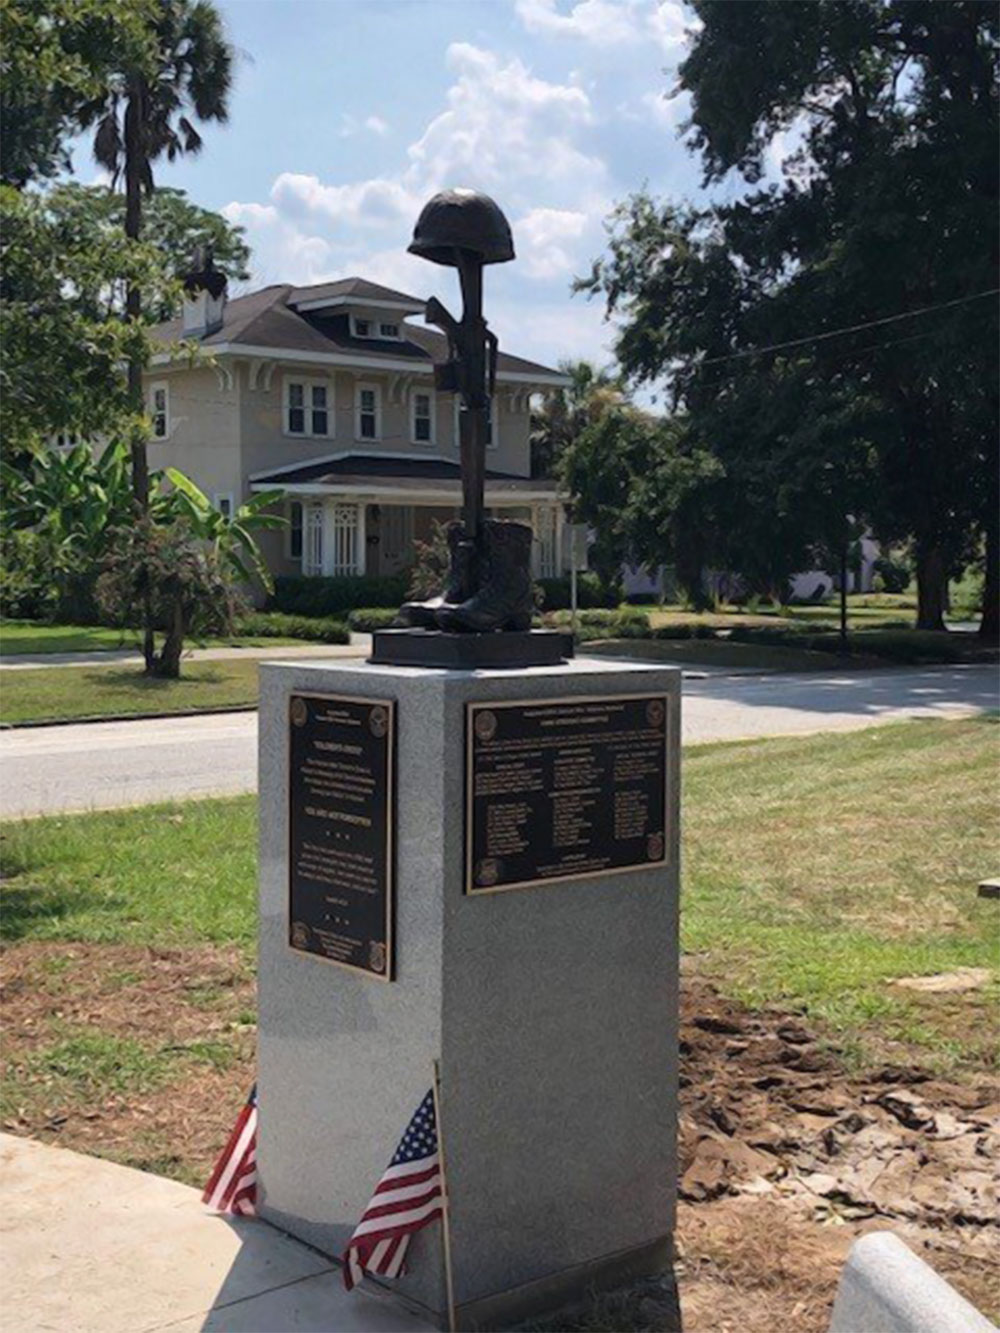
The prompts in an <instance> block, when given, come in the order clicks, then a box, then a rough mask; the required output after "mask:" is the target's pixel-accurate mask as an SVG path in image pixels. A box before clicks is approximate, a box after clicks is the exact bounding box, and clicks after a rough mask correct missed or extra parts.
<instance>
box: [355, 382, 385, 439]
mask: <svg viewBox="0 0 1000 1333" xmlns="http://www.w3.org/2000/svg"><path fill="white" fill-rule="evenodd" d="M366 389H371V390H372V392H373V393H374V394H375V434H374V435H362V434H361V395H362V393H364V392H365V390H366ZM354 438H355V439H356V440H357V441H358V443H359V444H373V443H376V442H377V441H379V440H381V438H382V386H381V384H374V383H371V382H370V381H365V382H362V381H359V382H358V383H357V384H356V385H355V386H354Z"/></svg>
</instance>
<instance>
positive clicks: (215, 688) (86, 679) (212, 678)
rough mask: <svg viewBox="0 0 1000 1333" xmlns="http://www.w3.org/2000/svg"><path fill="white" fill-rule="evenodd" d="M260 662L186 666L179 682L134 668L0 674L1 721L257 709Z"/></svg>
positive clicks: (10, 722)
mask: <svg viewBox="0 0 1000 1333" xmlns="http://www.w3.org/2000/svg"><path fill="white" fill-rule="evenodd" d="M259 667H260V661H259V659H257V658H254V659H252V660H249V661H240V660H229V659H225V660H222V661H217V662H194V663H190V662H184V663H182V664H181V677H180V679H179V680H162V679H159V678H157V677H154V676H146V675H144V674H143V672H142V670H141V669H139V668H137V667H134V666H116V667H112V666H106V667H105V666H76V667H46V668H45V669H44V670H38V671H7V672H3V673H0V722H3V723H6V724H14V725H16V724H18V723H24V722H45V721H71V720H73V719H82V718H102V717H123V716H136V715H155V716H164V717H167V716H170V715H171V714H175V713H187V712H205V711H211V710H212V709H223V708H233V707H246V708H255V707H256V706H257V698H258V684H257V673H258V669H259Z"/></svg>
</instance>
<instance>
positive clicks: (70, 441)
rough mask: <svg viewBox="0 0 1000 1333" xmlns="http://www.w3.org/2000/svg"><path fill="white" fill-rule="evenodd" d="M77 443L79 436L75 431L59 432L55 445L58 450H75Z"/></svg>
mask: <svg viewBox="0 0 1000 1333" xmlns="http://www.w3.org/2000/svg"><path fill="white" fill-rule="evenodd" d="M78 443H79V436H78V435H77V433H76V431H73V430H70V431H60V432H59V433H58V435H57V436H56V445H57V446H58V447H59V448H60V449H75V448H76V446H77V444H78Z"/></svg>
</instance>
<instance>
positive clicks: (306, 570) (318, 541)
mask: <svg viewBox="0 0 1000 1333" xmlns="http://www.w3.org/2000/svg"><path fill="white" fill-rule="evenodd" d="M302 573H303V574H322V573H323V506H322V505H321V504H312V505H310V506H309V508H308V509H307V510H306V530H305V543H304V547H303V552H302Z"/></svg>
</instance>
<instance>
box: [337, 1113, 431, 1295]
mask: <svg viewBox="0 0 1000 1333" xmlns="http://www.w3.org/2000/svg"><path fill="white" fill-rule="evenodd" d="M443 1210H444V1184H443V1180H442V1176H441V1167H440V1162H439V1157H438V1140H437V1122H436V1117H435V1114H434V1093H433V1091H431V1092H428V1094H427V1096H426V1097H425V1098H424V1099H423V1101H422V1102H421V1103H420V1105H419V1106H418V1107H417V1110H416V1112H415V1114H414V1115H413V1118H412V1119H411V1120H410V1123H409V1124H408V1125H407V1127H406V1129H405V1130H404V1132H403V1137H402V1138H401V1139H400V1141H399V1146H398V1147H397V1148H396V1151H395V1153H394V1154H393V1157H392V1161H391V1162H390V1163H389V1165H388V1166H387V1167H386V1169H385V1171H384V1172H383V1173H382V1178H381V1179H380V1180H379V1182H378V1184H377V1185H376V1186H375V1192H374V1194H373V1195H372V1197H371V1200H370V1201H369V1203H368V1206H367V1208H366V1209H365V1211H364V1214H363V1216H362V1218H361V1221H360V1222H359V1223H358V1225H357V1226H356V1227H355V1228H354V1234H353V1235H352V1236H351V1239H350V1240H349V1241H348V1243H347V1250H346V1251H345V1253H344V1284H345V1286H346V1287H347V1290H348V1291H350V1290H351V1288H352V1287H353V1286H355V1285H356V1284H357V1283H358V1282H360V1280H361V1278H362V1276H363V1274H364V1273H374V1274H379V1275H381V1276H383V1277H398V1276H399V1274H400V1273H401V1272H402V1271H403V1261H404V1259H405V1257H406V1251H407V1248H408V1246H409V1244H410V1237H411V1236H413V1235H414V1234H415V1233H416V1232H417V1231H419V1230H421V1228H422V1227H425V1226H427V1225H428V1224H429V1223H431V1222H433V1221H434V1220H435V1219H436V1218H438V1217H440V1216H441V1215H442V1212H443Z"/></svg>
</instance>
